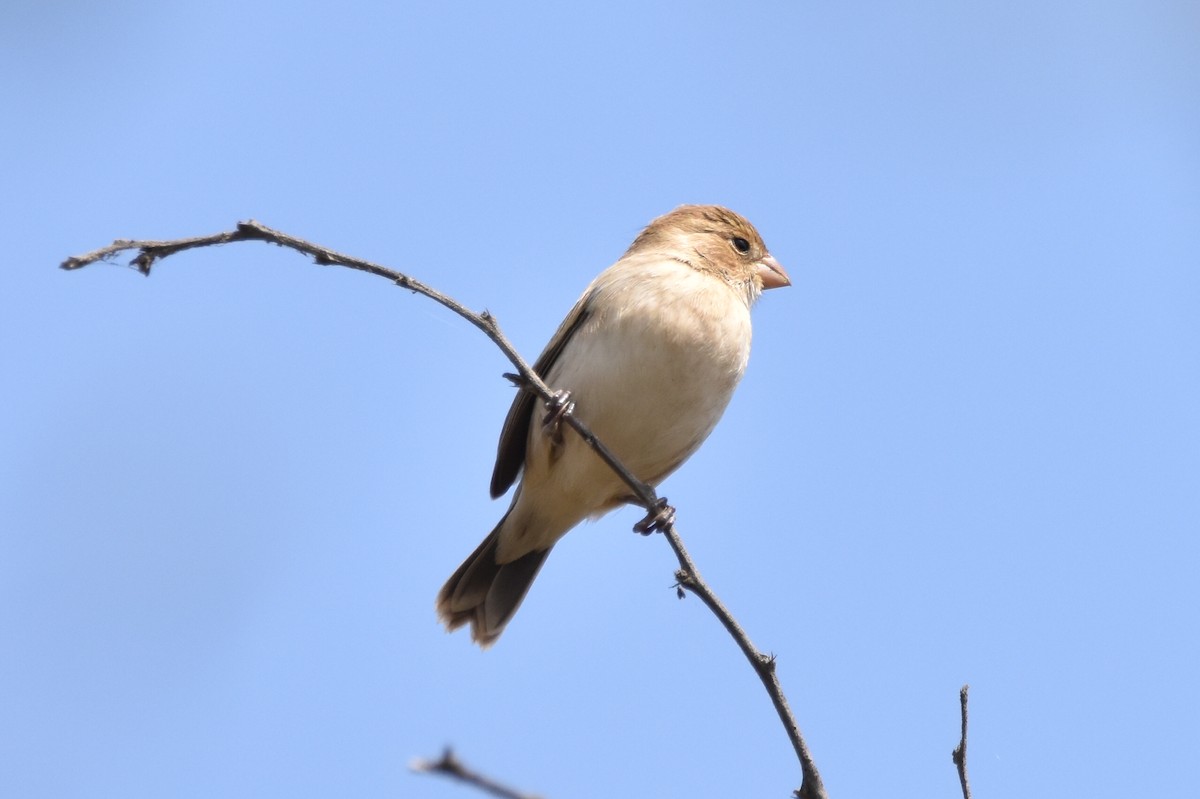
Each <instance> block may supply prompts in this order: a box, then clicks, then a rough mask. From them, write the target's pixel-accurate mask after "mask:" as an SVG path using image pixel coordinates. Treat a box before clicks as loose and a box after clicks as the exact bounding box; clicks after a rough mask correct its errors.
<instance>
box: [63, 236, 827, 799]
mask: <svg viewBox="0 0 1200 799" xmlns="http://www.w3.org/2000/svg"><path fill="white" fill-rule="evenodd" d="M239 241H261V242H266V243H268V244H275V245H278V246H280V247H286V248H288V249H292V250H295V251H296V252H300V253H303V254H305V255H308V256H310V257H311V258H312V259H313V260H314V261H315V262H316V263H317V264H318V265H321V266H345V267H349V268H350V269H357V270H359V271H362V272H369V273H370V274H372V275H378V276H379V277H383V278H386V279H388V280H390V281H391V282H392V283H394V284H396V285H397V286H400V287H402V288H406V289H409V290H411V291H415V292H417V293H418V294H423V295H425V296H426V297H428V298H430V299H431V300H433V301H434V302H437V303H439V304H440V305H443V306H445V307H446V308H449V309H450V310H451V311H453V312H454V313H456V314H458V315H459V316H461V317H462V318H463V319H465V320H467V321H468V322H470V323H471V324H473V325H474V326H475V327H477V328H479V329H480V330H482V331H483V333H484V334H485V335H486V336H487V337H488V338H490V339H491V340H492V341H493V342H494V343H495V344H496V346H498V347H499V348H500V350H501V352H503V353H504V355H505V357H507V358H508V360H509V361H510V362H511V363H512V364H513V366H515V367H516V369H517V372H518V379H517V380H516V382H517V383H518V384H519V385H520V386H521V387H522V389H523V390H526V391H532V392H533V393H534V394H535V395H537V397H538V398H540V399H541V400H542V402H543V403H546V404H547V405H548V406H552V405H553V403H554V401H555V395H554V393H553V392H551V390H550V389H549V388H548V387H547V386H546V384H545V383H544V382H542V379H541V377H540V376H539V375H537V374H536V373H535V372H534V371H533V369H532V368H531V367H530V366H529V364H527V363H526V362H525V360H524V359H523V358H522V357H521V356H520V354H519V353H518V352H517V351H516V349H515V348H514V347H513V346H512V344H511V343H509V341H508V339H507V338H505V336H504V334H503V333H502V332H501V330H500V326H499V325H498V324H497V323H496V320H495V318H493V317H492V315H491V314H490V313H488V312H487V311H483V312H481V313H476V312H474V311H472V310H470V309H469V308H467V307H466V306H464V305H462V304H461V303H459V302H458V301H457V300H455V299H453V298H451V297H448V296H446V295H445V294H442V293H441V292H439V291H437V290H435V289H433V288H431V287H430V286H427V285H425V284H424V283H422V282H420V281H419V280H415V279H414V278H411V277H409V276H408V275H405V274H402V273H400V272H397V271H395V270H393V269H389V268H387V267H385V266H380V265H379V264H375V263H372V262H370V261H365V260H363V259H361V258H355V257H353V256H350V255H345V254H343V253H339V252H336V251H334V250H331V249H328V248H326V247H322V246H320V245H317V244H313V243H312V242H309V241H305V240H304V239H298V238H296V237H294V236H289V235H288V234H286V233H282V232H280V231H278V230H273V229H271V228H269V227H266V226H265V225H261V224H259V223H258V222H254V221H249V222H239V223H238V225H237V227H236V228H235V229H234V230H232V231H227V232H224V233H215V234H213V235H211V236H196V237H193V238H187V239H173V240H170V241H130V240H127V239H118V240H117V241H114V242H113V243H112V244H110V245H108V246H107V247H101V248H99V249H97V250H93V251H92V252H89V253H85V254H83V255H77V256H73V257H70V258H67V259H66V260H65V261H63V262H62V264H61V266H62V268H63V269H81V268H83V267H85V266H88V265H90V264H94V263H97V262H99V261H112V260H114V259H115V258H116V256H117V255H119V254H121V253H125V252H130V251H136V254H135V255H134V256H133V259H132V260H131V261H130V264H131V265H132V266H134V267H136V268H137V270H138V271H139V272H141V273H142V274H144V275H149V274H150V269H151V267H153V266H154V264H155V263H156V262H157V261H159V260H161V259H163V258H167V257H169V256H171V255H174V254H176V253H179V252H183V251H185V250H192V249H197V248H201V247H213V246H217V245H222V244H232V243H234V242H239ZM584 411H585V412H586V409H584ZM562 418H563V420H564V421H565V422H566V423H567V424H568V425H570V427H571V428H572V429H573V430H575V432H576V433H578V434H579V435H580V436H581V437H582V438H583V439H584V440H585V441H586V442H587V443H588V445H589V446H590V447H591V448H592V449H593V450H594V451H595V452H596V454H598V455H599V456H600V457H601V458H602V459H603V460H604V462H605V463H607V464H608V466H609V467H610V468H611V469H612V470H613V471H614V472H615V473H616V474H617V475H618V476H619V477H620V478H621V480H622V481H623V482H624V483H625V484H626V485H627V486H629V488H630V490H631V491H632V493H633V496H634V497H635V498H636V499H637V502H638V504H639V505H641V506H642V507H643V508H645V509H646V510H647V511H649V512H650V513H651V514H652V515H653V514H655V513H656V512H659V515H658V516H657V517H656V518H655V519H654V520H653V523H651V524H648V525H646V526H645V527H641V526H639V528H638V529H639V531H640V532H645V531H646V530H658V531H660V532H662V533H663V535H664V536H665V537H666V539H667V542H668V544H669V545H670V547H671V549H672V551H674V553H675V557H676V559H677V560H678V561H679V570H678V571H677V572H676V579H677V580H678V581H679V586H680V589H681V590H683V589H686V590H687V591H690V592H692V593H693V594H695V595H696V596H698V597H699V598H700V599H701V601H703V602H704V604H705V605H707V606H708V608H709V610H711V611H712V612H713V614H714V615H716V617H717V619H718V620H719V621H720V622H721V624H722V625H724V627H725V629H726V630H727V631H728V632H729V634H730V635H731V636H732V637H733V639H734V641H735V642H736V643H737V645H738V648H740V649H741V650H742V653H743V654H744V655H745V656H746V659H747V660H748V661H749V662H750V665H751V666H752V667H753V668H754V672H755V673H756V674H757V675H758V677H759V679H760V680H761V681H762V684H763V687H764V688H765V689H766V691H767V694H768V695H769V696H770V697H771V702H772V704H774V706H775V711H776V713H777V714H778V715H779V720H780V721H781V722H782V724H783V727H784V730H785V731H786V733H787V736H788V740H790V741H791V742H792V748H793V749H794V750H795V752H796V758H797V760H798V761H799V763H800V771H801V785H800V788H799V789H797V790H796V791H795V792H794V795H795V796H796V797H798V798H799V799H827V794H826V793H825V787H824V785H823V784H822V782H821V776H820V774H819V773H818V771H817V767H816V764H815V763H814V762H813V759H812V756H811V754H810V753H809V751H808V746H807V745H806V744H805V742H804V738H803V736H802V735H801V734H800V728H799V726H798V725H797V724H796V719H795V717H794V716H793V715H792V711H791V709H790V708H789V706H788V703H787V698H786V697H785V696H784V693H783V688H782V686H781V685H780V683H779V678H778V676H777V675H776V673H775V658H774V656H771V655H767V654H765V653H763V652H760V651H759V650H758V649H757V648H755V646H754V645H753V644H752V643H751V642H750V638H749V636H747V635H746V632H745V631H744V630H743V629H742V627H741V625H740V624H738V622H737V620H736V619H735V618H734V617H733V614H731V613H730V612H729V610H728V609H727V608H726V607H725V605H724V604H723V603H722V602H721V601H720V599H718V598H717V596H716V594H715V593H713V591H712V589H711V588H710V587H709V586H708V584H707V583H705V582H704V580H703V579H701V577H700V572H699V570H698V569H697V568H696V564H695V562H694V561H693V560H692V558H691V556H690V555H689V554H688V552H687V550H686V549H685V548H684V546H683V541H682V540H681V539H680V537H679V534H678V532H677V531H676V529H675V525H674V521H673V513H672V512H670V509H669V508H667V507H666V504H665V502H664V501H661V500H660V499H659V497H658V494H657V493H656V492H655V490H654V488H653V487H651V486H649V485H647V484H646V483H643V482H642V481H641V480H639V479H638V478H637V477H636V476H635V475H634V474H633V473H632V472H630V471H629V469H627V468H626V467H625V466H624V465H623V464H622V463H621V462H620V461H619V460H618V459H617V458H616V456H614V455H613V454H612V452H610V451H609V449H608V448H607V447H606V446H605V445H604V443H603V442H601V441H600V440H599V439H598V438H596V436H595V434H594V433H592V431H591V430H590V429H589V428H588V426H587V425H586V424H584V422H583V421H582V420H581V419H580V418H579V416H578V414H576V413H565V414H563V416H562ZM663 511H666V512H663ZM647 519H648V520H649V519H651V517H650V516H648V517H647ZM445 759H446V758H443V760H445Z"/></svg>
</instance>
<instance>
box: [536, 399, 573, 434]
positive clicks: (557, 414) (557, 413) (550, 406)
mask: <svg viewBox="0 0 1200 799" xmlns="http://www.w3.org/2000/svg"><path fill="white" fill-rule="evenodd" d="M574 412H575V402H574V401H573V400H572V399H571V392H570V391H567V390H566V389H560V390H558V391H555V392H554V395H553V396H552V397H551V398H550V399H549V400H547V402H546V417H545V418H544V419H542V427H543V429H545V431H546V434H547V435H548V436H550V440H551V441H553V442H554V443H555V444H561V443H562V440H563V438H562V421H563V419H565V418H566V417H568V416H570V415H571V414H572V413H574Z"/></svg>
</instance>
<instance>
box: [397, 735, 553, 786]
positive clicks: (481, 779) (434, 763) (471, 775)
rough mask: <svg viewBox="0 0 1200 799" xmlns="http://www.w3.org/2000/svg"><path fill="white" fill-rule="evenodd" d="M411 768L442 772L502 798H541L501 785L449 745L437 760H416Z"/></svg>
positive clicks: (436, 772) (422, 771) (433, 772)
mask: <svg viewBox="0 0 1200 799" xmlns="http://www.w3.org/2000/svg"><path fill="white" fill-rule="evenodd" d="M409 768H410V769H412V770H413V771H415V772H417V773H419V774H440V775H442V776H443V777H449V778H450V779H452V780H457V781H458V782H462V783H465V784H467V785H470V786H471V787H473V788H478V789H479V790H481V791H483V792H484V793H490V794H491V795H492V796H499V797H501V799H541V797H539V796H536V795H534V794H531V793H521V792H520V791H518V790H515V789H513V788H509V787H508V786H507V785H501V784H500V783H498V782H496V781H495V780H493V779H492V778H491V777H487V776H485V775H483V774H480V773H479V772H477V771H472V770H471V769H469V768H467V767H466V766H465V765H463V762H462V761H461V760H459V759H458V757H457V756H456V755H455V754H454V752H453V751H451V750H450V748H449V747H447V748H446V751H444V752H442V756H441V757H439V758H438V759H437V760H414V761H413V762H412V763H410V764H409Z"/></svg>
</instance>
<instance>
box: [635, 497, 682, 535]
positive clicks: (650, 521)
mask: <svg viewBox="0 0 1200 799" xmlns="http://www.w3.org/2000/svg"><path fill="white" fill-rule="evenodd" d="M674 523H675V509H674V508H672V507H671V506H670V505H668V504H667V498H666V497H659V498H658V501H656V502H655V503H654V507H652V508H650V509H649V510H647V511H646V518H644V519H642V520H641V521H640V522H638V523H637V524H635V525H634V526H633V531H634V532H635V533H641V534H642V535H650V534H651V533H661V532H662V531H663V530H664V529H665V528H667V527H669V526H671V525H672V524H674Z"/></svg>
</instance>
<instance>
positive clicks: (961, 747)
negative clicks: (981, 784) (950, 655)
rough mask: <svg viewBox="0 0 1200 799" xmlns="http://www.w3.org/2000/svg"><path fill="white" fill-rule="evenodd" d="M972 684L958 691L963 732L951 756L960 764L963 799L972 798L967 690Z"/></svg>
mask: <svg viewBox="0 0 1200 799" xmlns="http://www.w3.org/2000/svg"><path fill="white" fill-rule="evenodd" d="M970 688H971V686H969V685H964V686H963V687H962V689H961V690H960V691H959V692H958V706H959V708H960V710H961V713H962V734H961V735H960V737H959V739H958V746H956V747H954V752H953V753H951V757H953V758H954V765H956V766H958V783H959V785H960V786H961V787H962V795H963V799H971V781H970V780H969V779H967V691H968V690H970Z"/></svg>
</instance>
